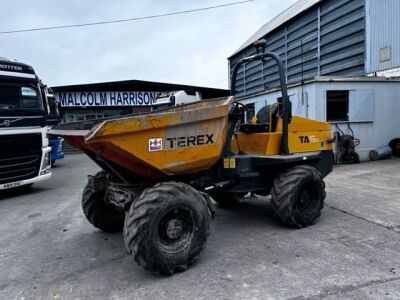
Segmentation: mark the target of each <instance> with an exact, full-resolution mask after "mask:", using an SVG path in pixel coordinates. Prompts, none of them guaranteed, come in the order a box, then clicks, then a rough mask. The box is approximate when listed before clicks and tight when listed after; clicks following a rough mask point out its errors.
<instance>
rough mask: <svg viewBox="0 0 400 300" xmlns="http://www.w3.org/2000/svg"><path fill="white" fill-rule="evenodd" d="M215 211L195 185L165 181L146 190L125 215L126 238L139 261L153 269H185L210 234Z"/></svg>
mask: <svg viewBox="0 0 400 300" xmlns="http://www.w3.org/2000/svg"><path fill="white" fill-rule="evenodd" d="M210 222H211V213H210V210H209V208H208V205H207V201H206V200H205V198H204V197H203V195H202V194H201V193H200V192H198V191H196V190H195V189H194V188H192V187H191V186H189V185H187V184H184V183H178V182H165V183H159V184H156V185H155V186H154V187H151V188H148V189H146V190H144V191H143V193H142V194H141V195H140V197H139V198H138V199H137V200H136V201H134V202H133V203H132V206H131V208H130V210H129V212H128V213H127V215H126V218H125V226H124V241H125V245H126V248H127V250H128V252H129V253H130V254H131V255H133V257H134V259H135V261H136V262H137V263H138V264H139V265H141V266H142V267H144V268H145V269H146V270H149V271H151V272H158V273H160V274H165V275H171V274H173V273H174V272H177V271H184V270H186V268H187V267H188V266H189V265H190V264H192V263H193V262H194V261H195V260H196V259H197V258H198V256H199V254H200V252H201V251H202V250H203V248H204V247H205V244H206V240H207V238H208V235H209V233H210Z"/></svg>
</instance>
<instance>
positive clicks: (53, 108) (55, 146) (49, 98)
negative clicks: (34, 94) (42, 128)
mask: <svg viewBox="0 0 400 300" xmlns="http://www.w3.org/2000/svg"><path fill="white" fill-rule="evenodd" d="M42 93H43V95H45V100H46V113H47V118H46V124H47V127H48V129H49V130H50V129H51V128H52V127H54V126H55V125H57V124H59V123H60V121H61V118H60V112H59V103H58V102H57V99H56V97H55V95H54V92H53V90H52V89H51V88H49V87H47V86H46V85H42ZM49 146H50V147H51V155H50V160H51V166H54V164H55V162H56V161H57V160H60V159H63V158H64V139H63V138H61V137H50V138H49Z"/></svg>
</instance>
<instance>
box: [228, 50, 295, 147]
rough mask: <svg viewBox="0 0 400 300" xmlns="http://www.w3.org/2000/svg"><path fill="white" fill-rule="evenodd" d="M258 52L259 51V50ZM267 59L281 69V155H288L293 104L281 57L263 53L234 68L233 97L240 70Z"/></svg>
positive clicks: (245, 60) (232, 80)
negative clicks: (244, 66) (245, 64)
mask: <svg viewBox="0 0 400 300" xmlns="http://www.w3.org/2000/svg"><path fill="white" fill-rule="evenodd" d="M257 52H258V49H257ZM266 58H272V59H273V60H275V62H276V64H277V65H278V69H279V80H280V85H281V91H282V120H283V126H282V127H283V128H282V138H281V154H283V155H288V154H290V152H289V142H288V126H289V124H290V122H291V121H292V103H291V102H290V100H289V96H288V92H287V84H286V76H285V69H284V67H283V62H282V59H281V58H280V56H279V55H278V54H276V53H274V52H263V53H260V54H256V55H252V56H248V57H245V58H242V59H241V60H240V61H239V62H238V63H237V64H236V65H235V67H234V68H233V72H232V78H231V95H232V96H234V95H235V92H236V77H237V74H238V71H239V68H240V67H241V66H242V65H243V64H244V63H248V62H251V61H255V60H265V59H266Z"/></svg>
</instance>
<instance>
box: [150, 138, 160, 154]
mask: <svg viewBox="0 0 400 300" xmlns="http://www.w3.org/2000/svg"><path fill="white" fill-rule="evenodd" d="M162 149H163V139H162V138H154V139H149V151H150V152H153V151H162Z"/></svg>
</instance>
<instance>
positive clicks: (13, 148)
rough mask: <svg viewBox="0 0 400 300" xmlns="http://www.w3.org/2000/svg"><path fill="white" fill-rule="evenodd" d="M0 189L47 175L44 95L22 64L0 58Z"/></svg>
mask: <svg viewBox="0 0 400 300" xmlns="http://www.w3.org/2000/svg"><path fill="white" fill-rule="evenodd" d="M0 141H1V142H0V190H3V189H9V188H14V187H19V186H24V185H31V184H33V183H35V182H38V181H41V180H45V179H49V178H50V176H51V170H50V151H51V148H50V147H49V145H48V139H47V124H46V109H45V99H44V95H43V93H42V90H41V86H40V81H39V78H38V77H37V76H36V74H35V71H34V69H33V68H32V67H31V66H29V65H26V64H23V63H19V62H15V61H10V60H7V59H4V58H0Z"/></svg>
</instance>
